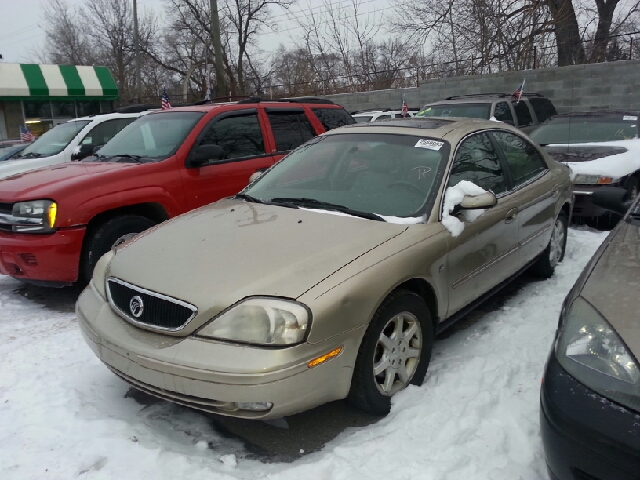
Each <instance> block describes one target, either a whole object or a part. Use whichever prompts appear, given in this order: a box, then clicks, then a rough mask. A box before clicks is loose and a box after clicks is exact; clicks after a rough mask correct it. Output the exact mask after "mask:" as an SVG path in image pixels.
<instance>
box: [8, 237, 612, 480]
mask: <svg viewBox="0 0 640 480" xmlns="http://www.w3.org/2000/svg"><path fill="white" fill-rule="evenodd" d="M605 236H606V232H596V231H595V230H590V229H587V228H583V227H579V228H572V229H570V231H569V238H568V243H567V253H566V258H565V260H564V262H563V263H562V264H561V265H560V266H559V267H558V268H557V270H556V274H555V275H554V276H553V277H552V278H551V279H550V280H547V281H539V280H536V279H533V278H532V277H529V276H527V275H524V276H523V277H521V278H519V279H518V280H516V281H515V282H513V284H512V285H511V286H509V287H508V288H506V289H505V290H503V291H502V292H501V293H500V294H499V295H498V296H496V297H494V299H492V300H491V301H489V302H488V303H487V304H485V305H483V306H482V307H481V308H480V309H479V310H476V311H475V312H474V313H472V314H470V315H469V316H467V317H466V318H465V319H463V320H462V321H461V322H459V323H458V324H457V325H456V326H455V327H454V328H453V329H452V330H449V331H447V332H445V333H444V334H442V335H441V336H440V338H439V339H438V341H437V342H436V346H435V350H434V355H433V360H432V364H431V366H430V368H429V372H428V374H427V378H426V380H425V383H424V384H423V385H422V386H421V387H413V386H412V387H409V388H408V389H407V390H405V391H404V392H402V393H400V394H399V395H397V396H396V397H394V399H393V406H392V410H391V413H390V414H389V415H388V416H386V417H383V418H381V417H373V416H370V415H367V414H364V413H361V412H359V411H357V410H355V409H353V408H352V407H350V406H349V405H348V404H347V403H346V402H335V403H331V404H327V405H324V406H321V407H319V408H316V409H314V410H312V411H308V412H305V413H302V414H298V415H295V416H293V417H290V418H288V419H284V420H277V421H272V422H269V423H266V422H252V421H247V420H237V419H225V418H220V417H215V416H212V415H207V414H203V413H200V412H197V411H194V410H190V409H188V408H183V407H179V406H176V405H172V404H170V403H168V402H165V401H161V400H156V399H154V398H151V397H148V396H146V395H144V394H140V393H136V391H135V390H133V389H131V388H129V386H128V385H127V384H125V383H124V382H123V381H121V380H120V379H119V378H117V377H116V376H114V375H113V374H112V373H111V372H109V371H108V370H107V368H106V367H104V366H103V365H102V364H101V363H100V362H99V361H98V360H97V359H96V357H95V355H93V353H92V352H91V350H90V349H89V348H88V347H87V346H86V345H85V343H84V342H83V340H82V338H81V336H80V333H79V331H78V328H77V325H76V321H75V315H74V312H73V306H74V301H75V298H76V297H77V295H78V293H79V292H78V290H74V289H71V288H69V289H62V290H50V289H43V288H38V287H31V286H23V285H21V284H20V283H19V282H17V281H15V280H13V279H10V278H8V277H0V339H1V340H0V355H1V356H2V369H1V371H0V424H2V425H3V428H2V429H1V431H0V450H1V451H2V454H0V477H2V478H7V479H8V478H15V479H18V478H19V479H28V478H33V479H36V478H38V479H39V478H56V479H58V478H76V477H79V478H125V477H126V478H176V477H179V478H187V477H188V478H191V479H197V478H212V475H213V474H215V478H268V477H270V476H273V475H275V474H277V477H278V478H305V477H306V478H336V479H340V478H345V479H346V478H348V479H355V478H362V479H370V478H425V479H430V478H434V479H435V478H438V479H445V478H446V479H468V478H487V479H491V478H496V479H497V478H500V479H505V478H509V479H530V478H542V477H543V476H544V474H545V463H544V459H543V452H542V445H541V443H540V440H539V420H538V415H539V406H538V395H539V386H540V380H541V375H542V371H543V366H544V362H545V358H546V356H547V353H548V351H549V348H550V346H551V343H552V339H553V335H554V332H555V327H556V324H557V318H558V313H559V310H560V306H561V304H562V300H563V298H564V296H565V295H566V293H567V292H568V290H569V289H570V288H571V286H572V285H573V282H574V281H575V279H576V278H577V276H578V274H579V273H580V271H581V270H582V268H583V267H584V265H585V264H586V262H587V260H588V259H589V258H590V256H591V255H592V254H593V252H594V251H595V250H596V248H597V246H598V245H599V244H600V243H601V242H602V240H603V239H604V238H605Z"/></svg>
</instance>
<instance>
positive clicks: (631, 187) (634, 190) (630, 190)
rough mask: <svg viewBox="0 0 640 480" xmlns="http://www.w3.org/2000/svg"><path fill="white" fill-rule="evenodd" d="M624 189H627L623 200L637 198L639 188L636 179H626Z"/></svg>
mask: <svg viewBox="0 0 640 480" xmlns="http://www.w3.org/2000/svg"><path fill="white" fill-rule="evenodd" d="M625 188H626V189H627V196H626V197H625V200H633V199H634V198H636V197H637V196H638V192H639V191H640V188H639V186H638V179H637V178H636V177H629V178H628V179H627V183H626V184H625Z"/></svg>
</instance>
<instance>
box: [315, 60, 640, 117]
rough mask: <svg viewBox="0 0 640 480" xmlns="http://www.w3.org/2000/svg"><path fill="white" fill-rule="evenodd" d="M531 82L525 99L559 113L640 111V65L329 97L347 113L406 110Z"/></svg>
mask: <svg viewBox="0 0 640 480" xmlns="http://www.w3.org/2000/svg"><path fill="white" fill-rule="evenodd" d="M523 79H526V84H525V94H526V93H527V92H538V93H541V94H542V95H544V96H546V97H548V98H550V99H551V101H553V103H554V104H555V106H556V109H557V110H558V112H559V113H565V112H575V111H582V110H601V109H631V110H640V60H622V61H618V62H608V63H596V64H589V65H572V66H569V67H554V68H543V69H538V70H524V71H519V72H503V73H494V74H489V75H471V76H465V77H451V78H441V79H434V80H427V81H425V82H424V84H422V85H420V86H419V87H417V88H416V87H414V88H404V89H394V90H378V91H373V92H362V93H343V94H338V95H328V96H327V98H330V99H331V100H333V101H334V102H336V103H338V104H340V105H342V106H343V107H344V108H345V109H346V110H347V111H349V112H351V111H354V110H364V109H368V108H378V107H380V108H394V109H398V110H399V109H400V107H401V106H402V95H403V94H404V96H405V98H406V100H407V103H408V104H409V107H410V108H414V107H416V108H419V107H422V106H423V105H425V104H427V103H429V102H434V101H437V100H442V99H444V98H446V97H449V96H452V95H468V94H473V93H491V92H501V93H512V92H514V91H515V90H516V89H517V88H518V86H519V85H520V83H521V82H522V80H523Z"/></svg>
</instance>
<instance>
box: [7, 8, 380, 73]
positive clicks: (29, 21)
mask: <svg viewBox="0 0 640 480" xmlns="http://www.w3.org/2000/svg"><path fill="white" fill-rule="evenodd" d="M47 1H48V0H0V54H1V55H2V56H3V60H2V61H3V62H5V63H38V59H37V52H39V51H42V50H43V48H44V43H45V35H44V30H43V28H42V26H43V21H42V20H43V14H44V11H43V10H44V5H45V4H46V3H47ZM67 1H68V3H69V5H72V6H76V5H81V4H83V3H84V2H86V1H90V0H67ZM332 1H333V3H334V4H342V5H345V4H349V3H350V0H332ZM389 3H390V2H389V0H361V9H362V12H363V16H367V15H368V16H369V18H375V19H376V21H379V19H380V18H381V15H382V13H383V11H384V10H385V9H388V7H389ZM164 6H165V2H164V1H163V0H138V9H139V10H140V11H143V10H144V9H151V10H153V11H154V12H156V13H157V14H158V15H159V16H160V23H161V24H162V23H163V21H162V17H163V15H164ZM309 8H313V9H314V12H320V11H322V0H299V1H298V5H297V6H294V7H292V8H291V12H292V14H293V15H300V10H301V9H303V10H308V9H309ZM274 15H278V16H277V18H278V19H279V20H281V22H280V23H281V25H280V28H279V30H280V32H279V33H276V32H273V31H270V30H265V31H264V33H263V34H262V35H261V37H260V46H261V47H262V48H263V49H265V50H268V51H272V50H275V49H276V48H277V46H278V45H279V44H280V43H283V44H284V45H285V46H291V36H295V35H296V33H298V32H300V30H299V29H296V28H295V25H292V22H291V20H287V17H286V16H285V15H282V11H281V10H278V11H275V10H274ZM292 26H293V28H292Z"/></svg>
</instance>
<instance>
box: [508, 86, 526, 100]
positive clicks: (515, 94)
mask: <svg viewBox="0 0 640 480" xmlns="http://www.w3.org/2000/svg"><path fill="white" fill-rule="evenodd" d="M524 82H525V80H522V83H521V84H520V86H519V87H518V89H517V90H516V91H515V92H513V93H512V94H511V96H512V97H516V104H517V103H518V102H519V101H520V98H522V92H524Z"/></svg>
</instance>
